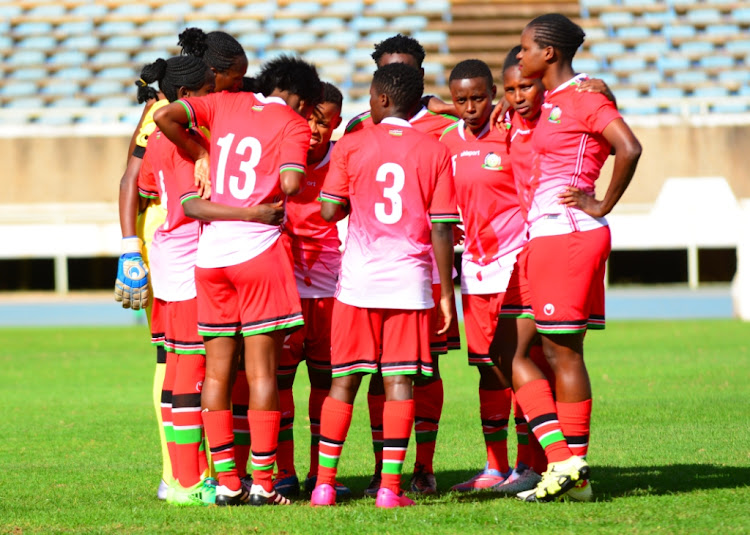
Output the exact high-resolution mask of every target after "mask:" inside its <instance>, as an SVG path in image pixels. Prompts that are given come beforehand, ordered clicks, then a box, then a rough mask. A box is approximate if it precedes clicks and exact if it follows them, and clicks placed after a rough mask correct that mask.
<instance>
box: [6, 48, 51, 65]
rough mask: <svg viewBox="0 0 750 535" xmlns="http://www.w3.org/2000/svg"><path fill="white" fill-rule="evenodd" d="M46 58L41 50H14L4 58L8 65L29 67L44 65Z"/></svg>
mask: <svg viewBox="0 0 750 535" xmlns="http://www.w3.org/2000/svg"><path fill="white" fill-rule="evenodd" d="M46 59H47V56H46V55H45V53H44V52H42V51H41V50H14V51H13V52H12V53H10V54H9V55H8V56H7V57H6V58H5V62H6V63H8V64H9V65H23V66H31V65H37V64H40V63H45V61H46Z"/></svg>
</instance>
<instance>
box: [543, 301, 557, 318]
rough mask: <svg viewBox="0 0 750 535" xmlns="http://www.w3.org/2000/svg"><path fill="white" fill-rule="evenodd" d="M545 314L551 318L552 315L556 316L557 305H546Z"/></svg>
mask: <svg viewBox="0 0 750 535" xmlns="http://www.w3.org/2000/svg"><path fill="white" fill-rule="evenodd" d="M544 313H545V314H547V315H548V316H551V315H552V314H554V313H555V305H553V304H552V303H547V304H546V305H544Z"/></svg>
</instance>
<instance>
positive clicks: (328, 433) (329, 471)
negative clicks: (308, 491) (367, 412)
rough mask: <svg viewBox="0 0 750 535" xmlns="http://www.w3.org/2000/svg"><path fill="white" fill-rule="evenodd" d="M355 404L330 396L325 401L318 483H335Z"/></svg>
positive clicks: (321, 419)
mask: <svg viewBox="0 0 750 535" xmlns="http://www.w3.org/2000/svg"><path fill="white" fill-rule="evenodd" d="M353 408H354V406H353V405H349V404H348V403H344V402H343V401H339V400H338V399H334V398H332V397H330V396H328V397H326V399H325V401H324V402H323V409H322V411H321V413H320V455H319V458H318V483H317V484H318V485H322V484H323V483H327V484H328V485H334V484H335V482H336V472H337V471H338V466H339V459H340V458H341V450H343V449H344V441H345V440H346V434H347V433H348V432H349V426H350V425H351V423H352V409H353Z"/></svg>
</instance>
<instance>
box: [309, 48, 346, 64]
mask: <svg viewBox="0 0 750 535" xmlns="http://www.w3.org/2000/svg"><path fill="white" fill-rule="evenodd" d="M303 57H304V58H305V60H306V61H309V62H310V63H313V64H315V65H323V64H326V63H335V62H339V61H341V53H340V52H339V51H338V50H336V49H334V48H313V49H312V50H308V51H307V52H305V53H304V55H303Z"/></svg>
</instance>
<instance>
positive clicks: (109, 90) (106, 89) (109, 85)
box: [83, 80, 124, 96]
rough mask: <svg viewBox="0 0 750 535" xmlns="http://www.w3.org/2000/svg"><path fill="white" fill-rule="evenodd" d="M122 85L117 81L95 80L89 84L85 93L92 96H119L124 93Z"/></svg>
mask: <svg viewBox="0 0 750 535" xmlns="http://www.w3.org/2000/svg"><path fill="white" fill-rule="evenodd" d="M123 89H124V88H123V85H122V83H120V82H118V81H116V80H94V81H93V82H91V83H90V84H88V85H87V86H86V87H85V88H84V90H83V93H85V94H86V95H91V96H100V95H117V94H120V93H123Z"/></svg>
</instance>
